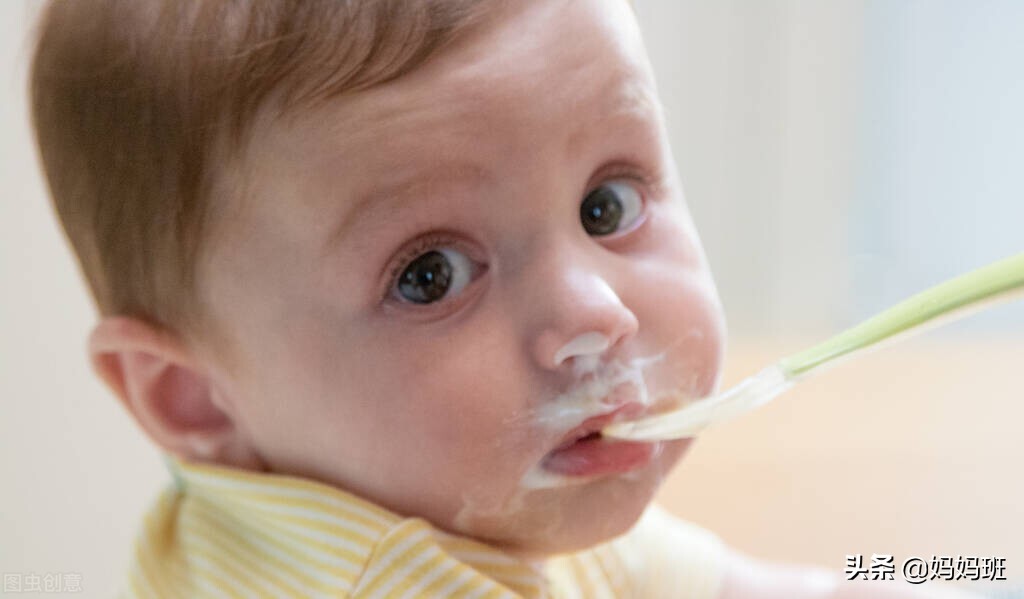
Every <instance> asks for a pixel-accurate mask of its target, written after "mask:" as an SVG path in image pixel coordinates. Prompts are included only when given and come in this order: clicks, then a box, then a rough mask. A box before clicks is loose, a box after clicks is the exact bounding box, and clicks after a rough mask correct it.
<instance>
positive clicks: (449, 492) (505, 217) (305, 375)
mask: <svg viewBox="0 0 1024 599" xmlns="http://www.w3.org/2000/svg"><path fill="white" fill-rule="evenodd" d="M32 92H33V108H34V120H35V125H36V128H37V133H38V139H39V146H40V151H41V156H42V160H43V164H44V167H45V170H46V174H47V177H48V180H49V184H50V189H51V192H52V195H53V197H54V201H55V204H56V207H57V211H58V213H59V215H60V218H61V220H62V223H63V225H64V228H65V231H66V232H67V235H68V237H69V238H70V240H71V242H72V244H73V246H74V249H75V251H76V253H77V255H78V258H79V260H80V263H81V266H82V268H83V270H84V273H85V276H86V279H87V281H88V283H89V286H90V288H91V291H92V292H93V294H94V296H95V298H96V300H97V303H98V305H99V308H100V311H101V314H102V318H101V320H100V322H99V324H98V325H97V326H96V328H95V330H94V332H93V334H92V336H91V338H90V341H89V352H90V355H91V359H92V361H93V364H94V365H95V368H96V370H97V372H98V373H99V374H100V376H101V377H102V378H103V379H104V380H105V381H106V383H107V384H109V386H110V387H111V388H112V389H113V390H114V392H115V393H116V395H117V396H118V397H119V398H120V399H121V400H122V402H123V404H124V406H125V407H126V408H127V410H128V411H129V412H130V413H131V415H132V416H133V417H134V418H135V419H136V420H137V421H138V423H139V425H140V426H141V427H142V428H143V429H144V430H145V432H146V433H147V434H148V435H149V436H150V437H151V438H152V439H153V441H154V442H156V443H157V444H158V445H159V446H160V447H161V448H162V449H163V450H164V451H165V452H166V454H167V455H168V456H169V457H168V464H169V467H170V469H171V472H172V474H173V475H174V479H175V483H174V485H173V486H172V487H171V488H170V489H168V491H167V492H165V493H164V494H163V495H162V496H161V498H160V500H159V502H158V503H157V505H156V506H155V507H154V508H153V510H152V512H151V514H150V515H149V517H148V518H147V520H146V524H145V526H144V527H143V530H142V533H141V534H140V536H139V540H138V544H137V547H136V551H135V552H134V555H133V562H132V566H131V570H130V573H129V576H128V581H127V583H126V586H125V592H126V594H128V595H130V596H147V597H149V596H153V597H162V596H204V597H205V596H211V597H213V596H216V597H230V596H238V597H254V596H299V597H318V596H335V597H336V596H359V597H363V596H366V597H392V596H394V597H400V596H401V597H419V596H425V597H447V596H458V597H461V596H481V597H506V596H526V597H541V596H558V597H607V596H617V597H627V596H633V597H656V596H665V597H694V598H703V597H743V598H757V597H785V598H790V599H793V598H800V597H860V596H864V597H868V596H870V597H917V596H923V595H918V594H917V593H915V592H913V591H911V590H909V589H911V587H909V586H908V585H892V584H880V583H863V582H861V583H856V582H853V583H848V584H842V583H841V582H840V581H841V580H842V579H843V577H842V576H841V575H839V574H838V573H836V574H829V573H825V572H822V571H819V570H815V569H810V568H797V567H788V566H787V567H783V566H774V565H769V564H764V563H759V562H757V561H754V560H752V559H749V558H746V557H743V556H741V555H739V554H737V553H735V552H732V551H729V550H728V549H726V548H725V547H724V546H723V545H722V544H721V542H719V541H718V540H717V538H716V537H714V535H712V534H711V533H708V532H706V531H702V530H700V529H698V528H696V527H694V526H692V525H688V524H685V523H683V522H680V521H678V520H675V519H673V518H671V517H670V516H668V515H667V514H665V513H663V512H658V511H656V510H654V509H649V508H648V505H649V503H650V502H651V499H652V497H653V495H654V494H655V492H656V491H657V489H658V486H659V484H660V483H661V481H662V479H663V478H664V477H665V475H666V473H667V472H668V471H669V470H670V469H671V468H672V466H673V465H674V464H675V463H676V462H677V461H678V460H679V458H680V457H681V456H682V454H683V453H684V452H685V451H686V448H687V445H688V444H689V441H688V440H684V441H674V442H663V443H639V442H625V441H614V440H611V439H604V438H602V437H601V435H600V432H599V431H600V430H601V429H602V428H603V427H604V426H605V425H607V424H609V423H610V422H613V421H621V420H625V419H630V418H636V417H639V416H641V415H645V414H650V413H652V412H655V411H658V410H662V409H666V408H667V407H671V406H672V405H674V404H676V403H678V402H680V401H690V400H693V399H695V398H699V397H702V396H705V395H708V394H709V393H711V392H712V391H713V390H714V389H715V387H716V385H717V382H718V376H719V372H720V366H721V361H722V353H723V346H724V323H723V318H722V310H721V307H720V304H719V301H718V298H717V296H716V291H715V286H714V283H713V281H712V277H711V274H710V272H709V270H708V266H707V262H706V260H705V257H704V255H703V250H702V248H701V244H700V241H699V240H698V236H697V233H696V231H695V230H694V227H693V224H692V222H691V220H690V217H689V214H688V212H687V208H686V206H685V204H684V201H683V196H682V191H681V188H680V184H679V181H678V179H677V178H676V175H675V173H674V172H673V168H672V165H673V158H672V155H671V152H670V149H669V145H668V140H667V138H666V133H665V127H664V123H663V118H662V113H661V108H660V106H659V103H658V100H657V94H656V90H655V85H654V80H653V77H652V74H651V68H650V65H649V64H648V60H647V57H646V55H645V52H644V48H643V45H642V43H641V39H640V35H639V32H638V29H637V24H636V22H635V19H634V16H633V14H632V12H631V8H630V6H629V4H628V3H627V2H625V1H624V0H530V1H504V2H502V1H498V0H417V1H416V2H409V1H406V0H303V1H302V2H298V1H294V2H285V1H277V0H273V1H271V0H267V1H255V0H254V1H252V2H241V1H235V2H228V1H219V0H217V1H215V0H208V1H204V2H179V1H178V0H166V1H158V0H151V1H147V2H141V1H139V0H120V1H118V0H104V1H100V0H76V1H74V2H71V1H66V2H55V3H53V4H52V5H50V6H49V7H48V10H47V11H46V13H45V14H44V16H43V19H42V22H41V28H40V41H39V45H38V49H37V53H36V57H35V62H34V65H33V76H32ZM638 522H639V523H638ZM928 586H929V588H928V594H927V596H929V597H939V596H943V592H942V591H939V590H937V589H936V588H935V587H934V586H933V585H928ZM891 589H896V590H891ZM948 593H949V594H948V595H945V596H949V597H952V596H959V595H958V594H954V593H953V592H951V591H950V592H948Z"/></svg>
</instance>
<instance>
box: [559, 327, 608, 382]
mask: <svg viewBox="0 0 1024 599" xmlns="http://www.w3.org/2000/svg"><path fill="white" fill-rule="evenodd" d="M610 346H611V340H610V339H608V337H607V336H606V335H604V334H603V333H599V332H597V331H590V332H587V333H583V334H582V335H577V336H576V337H574V338H573V339H572V340H570V341H569V342H568V343H566V344H565V345H563V346H562V347H561V348H559V350H558V351H557V352H555V359H554V362H555V364H554V366H555V368H558V367H559V366H561V365H562V363H563V362H565V361H566V360H568V359H570V358H571V359H572V361H573V371H575V373H576V374H577V375H581V374H586V373H587V372H593V371H594V370H596V369H597V366H598V364H599V363H600V361H601V354H602V353H604V352H605V350H607V349H608V348H609V347H610Z"/></svg>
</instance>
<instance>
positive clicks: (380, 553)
mask: <svg viewBox="0 0 1024 599" xmlns="http://www.w3.org/2000/svg"><path fill="white" fill-rule="evenodd" d="M168 466H169V468H170V470H171V473H172V475H173V477H174V485H172V486H171V487H170V488H169V489H168V490H166V491H165V492H164V493H163V494H162V495H161V496H160V498H159V500H158V501H157V504H156V505H155V506H154V508H153V509H152V510H151V511H150V512H149V514H148V515H147V517H146V519H145V523H144V526H143V529H142V531H141V532H140V534H139V537H138V539H137V542H136V546H135V551H134V555H133V558H132V563H131V568H130V571H129V576H128V581H127V584H126V586H125V588H124V590H123V591H124V592H123V593H122V596H124V597H146V598H149V597H161V598H162V597H182V598H185V597H189V598H191V597H221V598H226V597H245V598H249V597H387V598H391V597H395V598H412V597H459V598H466V599H469V598H485V599H493V598H499V597H501V598H506V597H509V598H511V597H527V598H533V597H559V598H571V597H580V598H584V597H585V598H588V599H590V598H596V599H599V598H602V597H643V598H650V597H659V596H664V597H689V598H693V599H704V598H711V597H714V596H716V594H717V589H718V586H719V584H720V579H721V576H722V568H723V565H722V564H723V555H724V554H723V551H724V550H723V548H722V545H721V543H720V542H719V541H718V540H717V538H716V537H714V536H713V535H711V534H710V533H708V532H706V531H703V530H701V529H698V528H694V527H692V526H691V525H688V524H685V523H683V522H681V521H679V520H676V519H674V518H672V517H671V516H668V515H667V514H666V513H664V512H662V511H660V510H656V509H652V510H648V512H647V514H645V516H644V518H642V519H641V522H640V523H639V524H638V525H637V527H635V528H634V530H633V531H632V532H631V533H629V534H627V535H625V536H623V537H621V538H620V539H618V540H616V541H613V542H610V543H607V544H604V545H601V546H598V547H596V548H594V549H591V550H588V551H585V552H581V553H577V554H572V555H568V556H563V557H558V558H554V559H552V560H550V561H549V562H548V563H546V564H545V565H544V566H543V567H536V566H531V565H529V564H527V563H524V562H522V561H520V560H517V559H515V558H513V557H511V556H509V555H506V554H504V553H502V552H500V551H498V550H496V549H494V548H492V547H489V546H487V545H484V544H482V543H479V542H476V541H473V540H471V539H468V538H463V537H457V536H453V535H450V534H446V533H443V532H441V531H439V530H436V529H434V528H433V527H431V526H430V525H429V524H428V523H427V522H426V521H424V520H421V519H418V518H402V517H400V516H397V515H395V514H393V513H391V512H388V511H385V510H383V509H381V508H379V507H377V506H375V505H373V504H371V503H369V502H367V501H365V500H362V499H359V498H357V497H355V496H353V495H351V494H348V493H345V492H343V491H340V490H338V489H336V488H334V487H331V486H328V485H324V484H321V483H316V482H313V481H310V480H305V479H300V478H294V477H288V476H281V475H276V474H265V473H253V472H245V471H240V470H235V469H231V468H223V467H218V466H211V465H201V464H195V463H187V462H184V461H181V460H177V459H169V460H168Z"/></svg>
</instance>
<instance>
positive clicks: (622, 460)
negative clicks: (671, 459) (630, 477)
mask: <svg viewBox="0 0 1024 599" xmlns="http://www.w3.org/2000/svg"><path fill="white" fill-rule="evenodd" d="M643 410H644V406H643V405H642V404H639V403H628V404H625V405H622V406H620V407H618V408H616V409H615V410H613V411H611V412H608V413H606V414H602V415H599V416H594V417H591V418H588V419H586V420H585V421H584V422H583V423H582V424H580V425H579V426H577V427H576V428H574V429H572V430H571V431H569V432H568V433H567V434H566V435H565V436H564V437H563V438H562V441H561V442H560V443H559V444H558V446H556V447H555V449H553V450H552V451H551V452H549V453H548V454H547V455H546V456H544V459H543V460H542V461H541V466H542V467H543V468H544V470H546V471H548V472H551V473H553V474H558V475H561V476H568V477H582V476H587V477H590V476H602V475H608V474H620V473H623V472H629V471H631V470H635V469H637V468H640V467H643V466H645V465H647V463H649V462H650V460H651V458H653V457H654V455H655V454H656V453H657V450H658V444H657V443H646V442H636V441H620V440H617V439H610V438H605V437H604V436H603V435H602V434H601V429H603V428H604V427H605V426H607V425H609V424H611V423H612V422H618V421H621V420H629V419H632V418H635V417H636V416H638V415H639V414H640V413H641V412H643Z"/></svg>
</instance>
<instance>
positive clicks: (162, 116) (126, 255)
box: [31, 0, 481, 330]
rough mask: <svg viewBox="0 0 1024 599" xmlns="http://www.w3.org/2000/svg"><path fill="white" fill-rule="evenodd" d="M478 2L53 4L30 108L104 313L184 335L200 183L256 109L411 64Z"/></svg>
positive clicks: (234, 144) (448, 35)
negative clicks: (182, 332) (147, 323)
mask: <svg viewBox="0 0 1024 599" xmlns="http://www.w3.org/2000/svg"><path fill="white" fill-rule="evenodd" d="M480 4H481V0H415V1H408V0H195V1H186V0H146V1H144V0H55V1H53V2H52V3H51V4H50V5H49V6H48V7H47V8H46V10H45V12H44V13H43V15H42V18H41V20H40V23H39V33H38V43H37V46H36V51H35V56H34V60H33V64H32V72H31V97H32V116H33V121H34V125H35V130H36V136H37V141H38V145H39V151H40V156H41V159H42V163H43V167H44V170H45V174H46V177H47V179H48V182H49V187H50V193H51V195H52V197H53V202H54V205H55V208H56V211H57V214H58V216H59V218H60V221H61V224H62V225H63V227H64V231H65V233H66V235H67V237H68V238H69V240H70V242H71V245H72V246H73V248H74V251H75V253H76V254H77V257H78V261H79V263H80V265H81V268H82V271H83V273H84V275H85V278H86V280H87V282H88V285H89V288H90V290H91V292H92V294H93V297H94V298H95V301H96V303H97V305H98V307H99V310H100V312H101V314H103V315H114V314H120V315H130V316H136V317H140V318H145V319H147V320H149V321H151V322H153V323H155V324H158V325H161V326H165V327H169V328H174V329H179V330H187V329H190V328H192V327H193V325H196V324H197V323H198V322H199V321H201V320H202V317H203V315H202V313H201V312H202V310H201V309H200V307H199V306H198V305H197V302H196V295H197V294H196V291H195V280H194V279H195V270H196V269H195V265H196V262H197V257H198V256H199V255H200V252H201V250H202V247H203V239H204V234H203V233H204V229H205V228H206V227H207V226H208V223H207V222H206V221H207V220H208V218H207V215H208V213H209V207H210V203H211V201H212V198H211V197H210V190H211V187H212V186H213V185H214V184H215V182H216V180H217V176H218V169H219V168H220V167H221V166H222V165H223V164H224V162H223V160H222V159H224V158H230V157H232V156H237V154H238V152H239V151H240V150H241V149H242V148H243V146H244V141H245V136H246V133H247V130H248V127H249V126H250V124H251V123H252V120H253V119H254V118H255V115H256V113H257V111H258V110H259V109H260V108H262V107H264V106H266V105H267V104H268V103H269V101H270V98H271V95H273V103H274V105H275V108H276V107H278V106H279V107H280V110H281V111H282V112H284V111H288V110H290V109H292V108H295V107H297V106H300V105H303V104H307V105H308V104H309V103H312V102H317V101H322V100H324V99H326V98H330V97H335V96H338V95H340V94H346V93H351V92H354V91H358V90H362V89H366V88H368V87H371V86H374V85H377V84H380V83H383V82H387V81H389V80H393V79H395V78H398V77H400V76H402V75H403V74H405V73H407V72H409V71H411V70H413V69H415V68H416V67H417V66H418V65H420V64H421V63H422V62H423V61H424V60H426V59H427V58H428V57H429V56H430V55H431V54H432V53H434V52H435V51H436V50H437V49H438V48H440V47H441V46H442V45H444V44H445V43H447V42H449V41H450V40H452V39H453V38H454V37H455V35H456V34H457V33H458V32H459V31H461V30H463V29H464V28H465V27H467V26H468V25H469V24H470V23H471V22H472V21H474V20H475V19H476V17H478V16H480V12H481V11H480V10H479V5H480Z"/></svg>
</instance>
